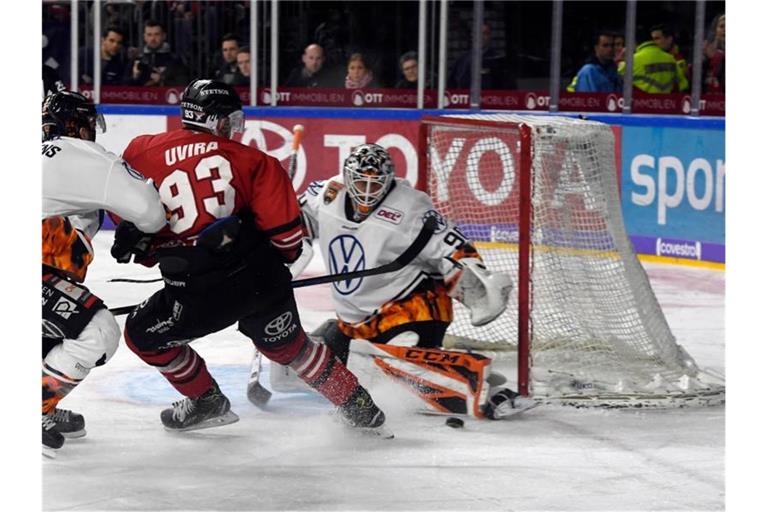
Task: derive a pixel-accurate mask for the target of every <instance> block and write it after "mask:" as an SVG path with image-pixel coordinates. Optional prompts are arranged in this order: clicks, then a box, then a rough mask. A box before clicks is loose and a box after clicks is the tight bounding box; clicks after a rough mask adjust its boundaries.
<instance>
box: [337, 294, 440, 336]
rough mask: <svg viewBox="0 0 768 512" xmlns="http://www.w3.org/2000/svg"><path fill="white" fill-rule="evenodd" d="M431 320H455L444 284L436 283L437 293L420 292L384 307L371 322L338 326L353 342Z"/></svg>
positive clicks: (339, 324) (341, 323) (342, 323)
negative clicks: (395, 328) (413, 323)
mask: <svg viewBox="0 0 768 512" xmlns="http://www.w3.org/2000/svg"><path fill="white" fill-rule="evenodd" d="M429 320H439V321H442V322H451V321H452V320H453V303H452V302H451V298H450V297H449V296H448V292H447V290H446V288H445V285H444V284H443V283H442V282H441V281H434V289H433V290H429V289H427V290H419V291H416V292H413V293H411V294H410V295H408V297H406V298H405V299H403V300H398V301H392V302H388V303H387V304H384V305H383V306H382V307H381V309H380V310H379V312H378V314H376V315H374V316H373V318H371V319H370V320H368V321H367V322H362V323H360V324H355V325H352V324H348V323H345V322H341V321H339V322H338V326H339V330H340V331H341V332H343V333H344V334H346V335H347V336H349V337H350V338H353V339H363V340H370V339H373V338H375V337H376V336H378V335H379V334H382V333H385V332H387V331H388V330H390V329H392V328H393V327H397V326H399V325H403V324H407V323H412V322H426V321H429Z"/></svg>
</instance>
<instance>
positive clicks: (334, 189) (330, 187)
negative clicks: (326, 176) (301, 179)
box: [323, 180, 344, 204]
mask: <svg viewBox="0 0 768 512" xmlns="http://www.w3.org/2000/svg"><path fill="white" fill-rule="evenodd" d="M343 188H344V183H341V182H338V181H336V180H328V184H327V185H326V187H325V193H324V194H323V203H325V204H331V203H332V202H333V200H334V199H336V196H337V195H339V191H341V190H342V189H343Z"/></svg>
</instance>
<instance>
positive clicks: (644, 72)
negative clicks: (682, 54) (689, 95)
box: [632, 39, 680, 94]
mask: <svg viewBox="0 0 768 512" xmlns="http://www.w3.org/2000/svg"><path fill="white" fill-rule="evenodd" d="M679 82H680V79H679V77H678V71H677V62H676V61H675V58H674V57H673V56H672V54H671V53H669V52H665V51H664V50H662V49H661V48H660V47H659V45H657V44H656V43H655V42H654V41H653V39H651V40H649V41H646V42H644V43H643V44H641V45H640V46H638V47H637V48H636V49H635V54H634V56H633V63H632V85H633V86H634V87H635V89H637V90H638V91H641V92H647V93H651V94H659V93H663V94H669V93H672V92H676V91H679V90H680V85H679Z"/></svg>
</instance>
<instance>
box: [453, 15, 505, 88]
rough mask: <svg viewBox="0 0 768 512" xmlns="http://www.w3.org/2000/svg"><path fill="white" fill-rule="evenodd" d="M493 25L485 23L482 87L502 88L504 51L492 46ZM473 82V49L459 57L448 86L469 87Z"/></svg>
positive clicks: (481, 72) (481, 70) (481, 71)
mask: <svg viewBox="0 0 768 512" xmlns="http://www.w3.org/2000/svg"><path fill="white" fill-rule="evenodd" d="M491 35H492V33H491V26H490V25H489V24H488V23H483V41H482V47H483V53H482V64H481V68H480V80H481V84H480V86H481V88H482V89H499V88H502V87H503V86H504V85H503V78H504V53H503V52H501V51H499V50H496V49H494V48H491ZM471 82H472V50H471V49H470V51H469V52H467V53H465V54H464V55H462V56H461V57H459V58H458V59H457V60H456V62H455V63H454V64H453V67H452V68H451V71H450V73H448V87H456V88H459V89H469V87H470V85H471Z"/></svg>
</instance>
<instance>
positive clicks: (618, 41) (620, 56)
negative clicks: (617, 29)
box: [613, 33, 627, 76]
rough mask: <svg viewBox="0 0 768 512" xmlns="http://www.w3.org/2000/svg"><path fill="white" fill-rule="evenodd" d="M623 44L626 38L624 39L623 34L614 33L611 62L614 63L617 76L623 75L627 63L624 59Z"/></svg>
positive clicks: (624, 49) (624, 50)
mask: <svg viewBox="0 0 768 512" xmlns="http://www.w3.org/2000/svg"><path fill="white" fill-rule="evenodd" d="M625 44H626V40H625V39H624V34H618V33H615V34H614V35H613V62H615V63H616V68H617V70H618V72H619V76H623V75H624V68H625V67H626V64H627V63H626V62H625V59H624V54H625V52H626V48H625V47H624V45H625Z"/></svg>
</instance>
